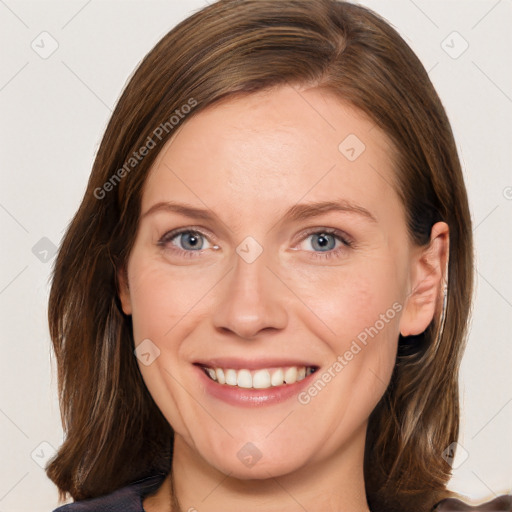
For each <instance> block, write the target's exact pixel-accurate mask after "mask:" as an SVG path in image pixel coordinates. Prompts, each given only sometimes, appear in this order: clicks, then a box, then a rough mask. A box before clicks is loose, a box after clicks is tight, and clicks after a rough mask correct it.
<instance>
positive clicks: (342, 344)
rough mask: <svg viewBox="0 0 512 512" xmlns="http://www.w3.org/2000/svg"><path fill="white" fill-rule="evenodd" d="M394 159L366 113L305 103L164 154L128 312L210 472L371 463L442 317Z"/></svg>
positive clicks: (316, 97) (195, 133)
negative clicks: (385, 417)
mask: <svg viewBox="0 0 512 512" xmlns="http://www.w3.org/2000/svg"><path fill="white" fill-rule="evenodd" d="M390 155H391V147H390V145H389V142H388V140H387V138H386V136H385V135H384V134H383V132H381V131H380V130H379V128H377V127H376V126H375V124H374V123H372V122H371V121H369V120H368V119H367V118H365V117H364V116H363V115H362V114H361V113H360V112H358V111H357V110H354V109H353V108H350V107H349V106H348V105H347V104H344V103H343V102H341V101H340V100H339V99H337V98H336V97H334V96H332V95H330V94H328V93H326V92H325V91H324V92H321V91H320V90H318V89H308V90H301V91H299V90H298V89H297V90H296V89H295V88H292V87H281V88H279V89H275V90H273V91H271V92H259V93H256V94H252V95H247V96H245V97H239V98H236V99H228V100H227V101H224V102H222V103H221V104H217V105H214V106H212V107H210V108H209V109H207V110H204V111H202V112H200V113H198V114H197V115H195V116H194V117H191V118H190V119H189V120H187V121H186V122H185V124H183V125H182V127H181V128H180V130H179V131H178V132H177V133H176V134H175V136H174V138H173V139H172V140H171V141H169V142H168V143H167V144H166V146H165V147H164V149H163V151H162V152H161V154H160V155H159V158H158V159H157V161H156V162H155V164H154V166H153V168H152V170H151V173H150V175H149V177H148V179H147V181H146V183H145V188H144V191H143V197H142V205H141V212H142V215H141V219H140V224H139V229H138V232H137V237H136V241H135V245H134V247H133V250H132V252H131V254H130V258H129V260H128V264H127V277H128V282H127V284H128V287H125V286H124V285H125V284H126V282H125V281H124V280H123V276H121V290H120V295H121V300H122V304H123V310H124V312H125V313H126V314H130V315H132V320H133V333H134V339H135V345H136V347H137V357H138V364H139V367H140V370H141V373H142V375H143V378H144V381H145V383H146V385H147V387H148V389H149V391H150V393H151V395H152V396H153V398H154V400H155V402H156V404H157V405H158V407H159V408H160V409H161V411H162V413H163V414H164V415H165V417H166V418H167V420H168V421H169V423H170V424H171V425H172V427H173V429H174V430H175V432H176V435H177V437H176V439H177V441H176V442H177V443H181V446H183V447H186V449H187V450H189V453H190V454H192V455H193V456H195V457H196V458H197V460H200V461H201V462H202V463H203V464H204V463H206V464H208V465H209V466H210V467H212V468H216V469H218V470H221V471H222V472H224V473H230V474H231V476H234V477H239V478H242V479H248V478H267V477H268V476H269V475H273V476H278V475H284V474H287V473H290V472H292V471H294V470H296V469H298V468H301V467H304V466H305V465H314V464H317V463H325V462H326V461H327V460H328V459H329V458H331V457H333V456H339V455H340V454H342V453H345V454H348V453H349V452H350V453H352V454H353V453H354V449H353V448H352V449H351V450H352V451H350V450H349V447H350V446H352V447H354V446H357V448H356V449H355V451H356V452H357V455H358V457H359V456H360V455H361V450H362V446H364V436H365V431H366V425H367V420H368V417H369V415H370V413H371V412H372V410H373V409H374V407H375V406H376V404H377V402H378V401H379V399H380V398H381V397H382V395H383V393H384V391H385V389H386V387H387V384H388V382H389V380H390V376H391V373H392V370H393V367H394V362H395V355H396V349H397V340H398V336H399V333H400V332H402V333H404V334H406V335H407V334H411V333H420V332H422V331H423V330H424V329H425V328H426V327H427V325H428V323H430V320H431V319H432V315H433V310H431V309H428V308H425V307H423V306H420V305H418V304H420V303H421V304H423V303H422V302H421V301H417V302H416V301H414V304H413V299H414V297H415V294H414V293H413V294H411V292H412V291H413V290H414V288H415V286H416V285H417V284H419V281H420V279H422V278H424V277H425V274H422V268H423V267H422V266H421V265H422V263H421V259H420V255H421V253H420V252H419V249H418V248H416V247H414V246H412V245H411V244H410V243H409V241H408V236H407V232H406V223H405V217H404V211H403V206H402V204H401V201H400V200H399V198H398V196H397V194H396V192H395V191H394V188H393V186H392V183H393V172H394V171H393V163H392V160H391V156H390ZM322 205H323V206H322ZM421 288H422V287H420V289H421ZM204 368H209V370H205V369H204ZM313 369H314V370H316V371H315V372H314V373H311V372H312V370H313ZM207 372H209V373H210V374H211V377H210V376H207ZM212 377H213V379H216V380H213V379H212ZM225 380H227V381H228V382H227V383H226V382H224V381H225ZM347 456H348V455H347Z"/></svg>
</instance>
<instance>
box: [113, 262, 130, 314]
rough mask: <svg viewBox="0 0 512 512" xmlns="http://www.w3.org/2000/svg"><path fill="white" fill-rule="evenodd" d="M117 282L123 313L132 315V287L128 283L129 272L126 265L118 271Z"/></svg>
mask: <svg viewBox="0 0 512 512" xmlns="http://www.w3.org/2000/svg"><path fill="white" fill-rule="evenodd" d="M117 283H118V290H117V293H118V295H119V300H120V301H121V306H122V308H123V313H124V314H125V315H131V314H132V304H131V298H130V287H129V285H128V273H127V271H126V269H125V268H124V267H122V268H120V269H119V270H118V272H117Z"/></svg>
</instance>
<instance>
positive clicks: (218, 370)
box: [215, 368, 226, 384]
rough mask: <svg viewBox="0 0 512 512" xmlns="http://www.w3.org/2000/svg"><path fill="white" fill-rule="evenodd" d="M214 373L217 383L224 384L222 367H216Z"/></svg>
mask: <svg viewBox="0 0 512 512" xmlns="http://www.w3.org/2000/svg"><path fill="white" fill-rule="evenodd" d="M215 374H216V375H217V382H218V383H219V384H226V377H225V376H224V370H223V369H222V368H216V369H215Z"/></svg>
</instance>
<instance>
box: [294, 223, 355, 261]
mask: <svg viewBox="0 0 512 512" xmlns="http://www.w3.org/2000/svg"><path fill="white" fill-rule="evenodd" d="M308 240H310V241H309V242H308V243H307V245H308V246H309V247H310V248H312V249H313V251H314V252H315V255H314V257H315V258H332V257H334V256H338V255H339V254H340V253H341V252H342V251H343V250H345V249H347V248H349V247H352V242H351V241H350V240H349V239H348V237H346V236H344V234H343V233H342V232H340V231H338V230H336V229H324V230H319V231H315V232H312V233H309V234H308V235H306V237H305V238H303V240H302V242H305V241H308ZM337 241H338V242H339V244H338V245H336V242H337ZM306 250H307V249H306Z"/></svg>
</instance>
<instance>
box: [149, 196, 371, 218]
mask: <svg viewBox="0 0 512 512" xmlns="http://www.w3.org/2000/svg"><path fill="white" fill-rule="evenodd" d="M160 211H168V212H174V213H178V214H180V215H184V216H186V217H190V218H194V219H201V220H209V221H213V220H219V217H218V216H217V215H216V214H215V213H213V212H212V211H211V210H209V209H207V208H196V207H193V206H191V205H187V204H184V203H177V202H172V201H161V202H159V203H155V204H154V205H153V206H151V207H150V208H149V209H148V210H147V211H146V212H145V213H143V214H142V215H141V219H143V218H145V217H147V216H148V215H152V214H154V213H156V212H160ZM331 211H337V212H344V213H353V214H357V215H359V216H361V217H363V218H365V219H367V220H369V221H371V222H374V223H377V219H376V218H375V216H374V215H373V214H372V213H371V212H369V211H368V210H367V209H366V208H363V207H362V206H359V205H357V204H354V203H352V202H350V201H347V200H346V199H341V200H339V201H320V202H312V203H304V204H296V205H294V206H292V207H291V208H289V209H288V210H287V211H286V213H285V214H284V218H285V219H289V220H291V221H300V220H305V219H309V218H311V217H317V216H319V215H322V214H324V213H328V212H331Z"/></svg>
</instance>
